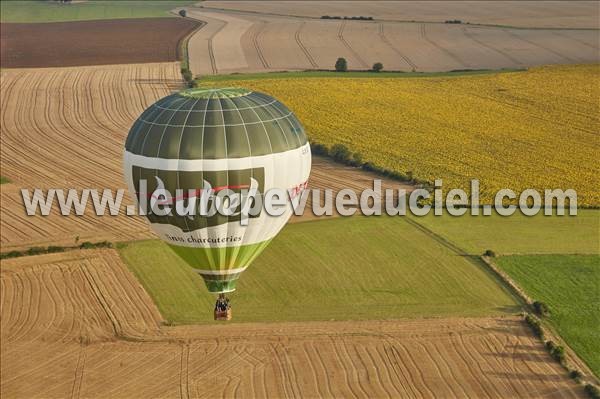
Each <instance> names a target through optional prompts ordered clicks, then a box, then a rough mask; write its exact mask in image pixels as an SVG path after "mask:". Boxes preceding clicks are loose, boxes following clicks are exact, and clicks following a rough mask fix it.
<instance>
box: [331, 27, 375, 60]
mask: <svg viewBox="0 0 600 399" xmlns="http://www.w3.org/2000/svg"><path fill="white" fill-rule="evenodd" d="M345 28H346V21H343V22H342V23H341V24H340V28H339V29H338V34H337V36H338V39H339V40H340V41H341V42H342V44H343V45H344V46H345V47H346V48H347V49H348V51H350V52H351V53H352V55H353V56H354V58H356V60H357V61H358V62H359V63H360V64H361V65H362V66H363V67H364V68H369V65H368V64H367V63H366V62H365V60H363V59H362V58H361V56H360V55H359V54H358V53H357V52H356V51H355V50H354V49H353V48H352V46H350V43H348V42H347V41H346V39H345V38H344V29H345Z"/></svg>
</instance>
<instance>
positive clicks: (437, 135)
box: [219, 65, 600, 205]
mask: <svg viewBox="0 0 600 399" xmlns="http://www.w3.org/2000/svg"><path fill="white" fill-rule="evenodd" d="M222 83H223V82H221V83H219V84H222ZM226 84H227V85H236V86H243V87H247V88H250V89H254V90H258V91H262V92H265V93H268V94H270V95H272V96H274V97H276V98H278V99H280V100H281V101H282V102H283V103H285V104H286V105H287V106H288V107H289V108H291V109H292V110H293V111H294V113H295V114H296V115H297V116H298V118H299V119H300V121H301V122H302V123H303V125H304V126H305V128H306V130H307V132H308V135H309V137H311V138H312V139H314V140H315V141H317V142H320V143H323V144H326V145H331V144H335V143H341V144H345V145H346V146H348V147H349V148H350V150H351V151H353V152H360V153H361V154H362V155H363V160H364V161H365V162H367V161H369V162H372V163H374V164H376V165H378V166H381V167H383V168H386V169H392V170H397V171H399V172H403V173H406V172H407V171H412V172H413V175H414V176H415V177H416V178H419V179H424V180H428V181H431V182H433V180H434V179H443V181H444V188H446V189H449V188H465V189H468V188H469V186H470V184H469V181H470V179H479V180H480V184H481V192H482V193H481V196H482V201H487V202H490V201H493V196H492V194H493V193H494V192H495V191H497V190H499V189H501V188H510V189H512V190H515V191H516V192H519V191H521V190H523V189H525V188H535V189H538V190H543V189H546V188H548V189H554V188H562V189H567V188H573V189H575V190H577V193H578V197H579V205H600V190H599V189H598V188H599V187H600V179H599V178H598V176H599V172H600V162H599V160H598V159H599V157H600V109H599V107H600V66H598V65H582V66H553V67H541V68H533V69H531V70H529V71H527V72H514V73H499V74H489V75H488V74H486V75H470V76H467V75H465V76H454V77H451V76H446V77H422V78H384V77H382V78H316V77H307V78H296V77H293V78H284V79H282V78H275V79H256V80H243V81H235V80H232V81H227V83H226Z"/></svg>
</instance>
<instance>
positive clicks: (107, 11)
mask: <svg viewBox="0 0 600 399" xmlns="http://www.w3.org/2000/svg"><path fill="white" fill-rule="evenodd" d="M193 3H194V1H143V0H142V1H86V2H82V3H75V4H60V3H59V2H54V1H2V2H0V11H1V13H0V14H1V21H2V22H24V23H26V22H63V21H86V20H97V19H119V18H151V17H169V16H171V17H172V16H173V15H172V14H170V13H169V10H172V9H174V8H176V7H182V6H186V5H190V4H193Z"/></svg>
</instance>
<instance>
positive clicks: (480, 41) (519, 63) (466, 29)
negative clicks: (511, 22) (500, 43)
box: [462, 26, 523, 65]
mask: <svg viewBox="0 0 600 399" xmlns="http://www.w3.org/2000/svg"><path fill="white" fill-rule="evenodd" d="M462 31H463V33H464V34H465V36H466V37H468V38H469V39H471V40H472V41H474V42H475V43H477V44H479V45H480V46H482V47H485V48H487V49H488V50H492V51H494V52H496V53H498V54H500V55H501V56H503V57H505V58H507V59H508V60H510V61H512V62H514V63H515V64H517V65H523V63H522V62H521V61H519V60H518V59H516V58H515V57H513V56H512V55H510V54H509V53H507V52H506V51H504V50H501V49H499V48H497V47H495V46H492V45H491V44H489V43H486V42H484V41H483V40H481V39H478V38H477V37H475V35H473V33H472V32H471V31H470V30H469V28H465V27H464V26H463V28H462Z"/></svg>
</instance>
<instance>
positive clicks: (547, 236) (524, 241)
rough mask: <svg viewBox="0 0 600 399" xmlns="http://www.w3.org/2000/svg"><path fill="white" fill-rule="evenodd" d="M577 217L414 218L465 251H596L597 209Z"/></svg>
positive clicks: (599, 234) (599, 249) (599, 240)
mask: <svg viewBox="0 0 600 399" xmlns="http://www.w3.org/2000/svg"><path fill="white" fill-rule="evenodd" d="M577 213H578V214H577V216H544V215H542V214H538V215H536V216H525V215H523V214H522V213H520V212H517V213H515V214H514V215H512V216H507V217H505V216H500V215H498V214H496V213H493V214H492V215H491V216H471V215H470V214H466V215H464V216H459V217H457V216H451V215H448V214H444V215H443V216H434V215H433V214H432V213H430V214H429V215H428V216H426V217H421V218H415V220H416V221H417V222H418V223H420V224H422V225H424V226H425V227H427V228H428V229H430V230H432V231H433V232H435V233H436V234H439V235H440V236H442V237H444V238H445V239H447V240H450V241H452V242H453V243H454V244H456V245H458V246H459V247H461V248H462V249H464V250H465V251H466V252H468V253H471V254H482V253H483V252H484V251H485V250H487V249H491V250H493V251H494V252H496V253H499V254H552V253H554V254H561V253H562V254H598V253H600V210H598V209H578V211H577Z"/></svg>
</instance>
